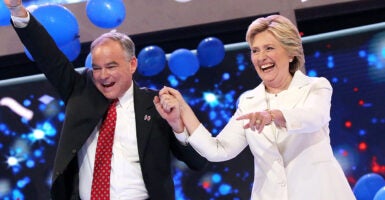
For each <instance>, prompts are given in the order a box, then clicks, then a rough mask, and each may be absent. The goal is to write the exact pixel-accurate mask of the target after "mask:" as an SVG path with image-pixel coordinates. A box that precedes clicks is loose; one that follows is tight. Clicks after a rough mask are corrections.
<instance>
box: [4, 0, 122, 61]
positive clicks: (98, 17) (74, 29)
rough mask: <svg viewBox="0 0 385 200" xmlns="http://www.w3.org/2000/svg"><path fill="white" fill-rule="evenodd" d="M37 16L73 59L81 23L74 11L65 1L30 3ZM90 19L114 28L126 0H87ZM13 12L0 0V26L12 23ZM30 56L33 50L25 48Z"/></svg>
mask: <svg viewBox="0 0 385 200" xmlns="http://www.w3.org/2000/svg"><path fill="white" fill-rule="evenodd" d="M28 9H29V10H30V12H31V13H32V14H33V15H34V16H35V17H36V19H37V20H38V21H39V22H40V23H41V24H42V25H43V26H44V27H45V28H46V30H47V31H48V33H49V34H50V35H51V37H52V38H53V39H54V41H55V43H56V44H57V46H58V47H59V49H60V50H61V51H62V52H63V53H64V54H65V55H66V56H67V58H68V59H69V60H70V61H74V60H75V59H76V58H77V57H78V56H79V54H80V50H81V43H80V40H79V25H78V22H77V19H76V17H75V15H74V14H73V13H72V12H71V11H70V10H68V9H67V8H66V7H64V6H63V5H59V4H43V5H39V6H36V5H35V6H30V7H28ZM86 12H87V17H88V19H89V20H90V21H91V22H92V23H93V24H94V25H95V26H97V27H100V28H115V27H117V26H119V25H120V24H121V23H122V22H123V21H124V18H125V16H126V9H125V6H124V2H123V0H88V1H87V4H86ZM10 20H11V13H10V11H9V10H8V8H7V6H6V5H5V3H4V1H0V26H8V25H10ZM24 52H25V54H26V55H27V57H28V58H29V59H30V60H32V61H34V59H33V57H32V55H31V54H30V52H29V51H28V50H27V49H26V48H24Z"/></svg>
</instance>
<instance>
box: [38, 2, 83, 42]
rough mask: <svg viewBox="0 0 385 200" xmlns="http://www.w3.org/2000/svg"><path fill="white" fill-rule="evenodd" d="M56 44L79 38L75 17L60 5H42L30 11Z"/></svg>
mask: <svg viewBox="0 0 385 200" xmlns="http://www.w3.org/2000/svg"><path fill="white" fill-rule="evenodd" d="M32 14H33V15H34V16H35V17H36V19H37V20H38V21H39V22H40V23H41V24H42V25H43V26H44V27H45V29H46V30H47V31H48V33H49V34H50V35H51V37H52V38H53V39H54V40H55V42H56V44H58V45H62V44H67V43H69V42H71V41H73V40H74V39H76V38H78V37H79V24H78V21H77V19H76V17H75V15H74V14H73V13H72V12H71V11H70V10H68V9H67V8H65V7H64V6H62V5H54V4H48V5H42V6H38V7H37V8H36V9H35V10H33V11H32Z"/></svg>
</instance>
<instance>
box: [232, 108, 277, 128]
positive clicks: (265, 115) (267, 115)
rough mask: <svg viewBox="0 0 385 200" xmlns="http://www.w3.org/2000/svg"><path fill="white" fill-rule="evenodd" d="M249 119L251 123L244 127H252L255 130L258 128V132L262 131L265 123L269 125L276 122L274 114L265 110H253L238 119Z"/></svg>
mask: <svg viewBox="0 0 385 200" xmlns="http://www.w3.org/2000/svg"><path fill="white" fill-rule="evenodd" d="M244 119H248V120H249V123H247V124H246V125H244V126H243V128H244V129H247V128H250V129H251V130H253V131H255V130H258V133H261V132H262V130H263V128H264V127H265V125H269V124H270V123H272V122H274V116H273V114H272V112H271V111H269V110H264V111H261V112H253V113H249V114H245V115H242V116H240V117H238V118H237V120H244Z"/></svg>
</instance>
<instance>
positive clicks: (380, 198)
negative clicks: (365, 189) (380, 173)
mask: <svg viewBox="0 0 385 200" xmlns="http://www.w3.org/2000/svg"><path fill="white" fill-rule="evenodd" d="M373 200H385V186H384V187H382V188H381V189H379V190H378V191H377V192H376V194H375V195H374V199H373Z"/></svg>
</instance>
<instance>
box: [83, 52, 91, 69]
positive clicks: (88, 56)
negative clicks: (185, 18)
mask: <svg viewBox="0 0 385 200" xmlns="http://www.w3.org/2000/svg"><path fill="white" fill-rule="evenodd" d="M84 66H85V67H87V68H92V54H91V52H90V53H88V55H87V58H86V61H85V63H84Z"/></svg>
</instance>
